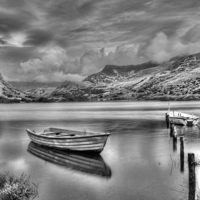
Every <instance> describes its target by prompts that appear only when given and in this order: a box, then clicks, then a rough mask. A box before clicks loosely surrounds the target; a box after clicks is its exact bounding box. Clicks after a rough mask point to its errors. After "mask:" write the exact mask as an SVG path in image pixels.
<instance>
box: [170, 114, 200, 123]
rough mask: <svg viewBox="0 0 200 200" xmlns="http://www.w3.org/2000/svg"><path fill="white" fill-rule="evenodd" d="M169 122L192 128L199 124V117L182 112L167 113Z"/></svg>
mask: <svg viewBox="0 0 200 200" xmlns="http://www.w3.org/2000/svg"><path fill="white" fill-rule="evenodd" d="M168 117H169V121H170V122H172V123H174V124H178V125H183V126H185V125H186V126H193V125H197V124H198V122H199V117H197V116H195V115H189V114H186V113H182V112H176V111H170V112H168Z"/></svg>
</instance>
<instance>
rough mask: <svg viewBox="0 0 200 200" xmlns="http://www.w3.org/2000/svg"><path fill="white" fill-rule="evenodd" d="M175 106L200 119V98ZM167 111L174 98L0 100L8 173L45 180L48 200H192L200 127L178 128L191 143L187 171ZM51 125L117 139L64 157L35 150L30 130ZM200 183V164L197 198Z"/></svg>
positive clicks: (1, 167)
mask: <svg viewBox="0 0 200 200" xmlns="http://www.w3.org/2000/svg"><path fill="white" fill-rule="evenodd" d="M171 107H173V108H174V109H175V110H177V111H183V112H187V113H191V114H195V115H198V116H200V102H173V103H171ZM166 110H167V102H96V103H58V104H56V103H51V104H0V173H4V172H5V171H9V172H10V173H12V174H14V175H16V176H20V175H21V174H22V173H25V174H27V176H29V175H30V180H31V182H33V183H35V184H38V183H39V188H38V193H39V196H38V197H37V198H36V199H40V200H68V199H69V200H72V199H74V200H79V199H80V200H105V199H106V200H107V199H108V200H119V199H123V200H126V199H138V200H140V199H141V200H145V199H148V200H151V199H152V200H155V199H158V200H162V199H166V200H169V199H188V192H189V187H188V166H187V153H188V152H192V153H195V155H196V158H197V159H199V158H200V130H199V128H198V127H196V126H195V127H178V136H184V141H185V163H184V169H181V165H180V159H179V157H180V156H179V155H180V151H179V149H180V146H179V145H180V142H179V140H178V142H177V145H174V144H173V140H172V139H171V138H170V136H169V130H167V128H166V123H165V112H166ZM47 127H63V128H69V129H78V130H88V131H103V132H110V133H111V136H110V137H109V139H108V141H107V144H106V146H105V149H104V151H103V152H102V153H101V154H100V156H90V155H76V154H74V153H69V154H67V155H65V158H63V157H62V156H61V158H62V159H60V155H59V153H58V154H57V155H55V154H54V152H50V153H49V154H50V155H48V154H47V155H46V157H43V158H41V157H40V155H38V156H36V155H34V154H33V152H34V150H37V147H35V146H34V145H31V144H30V140H29V138H28V136H27V134H26V129H27V128H30V129H34V130H35V131H39V132H42V131H43V129H45V128H47ZM28 149H29V151H27V150H28ZM39 150H40V152H42V151H43V150H44V149H39ZM31 152H32V153H31ZM61 154H62V153H61ZM199 160H200V159H199ZM199 183H200V171H199V169H198V166H197V167H196V193H197V195H199Z"/></svg>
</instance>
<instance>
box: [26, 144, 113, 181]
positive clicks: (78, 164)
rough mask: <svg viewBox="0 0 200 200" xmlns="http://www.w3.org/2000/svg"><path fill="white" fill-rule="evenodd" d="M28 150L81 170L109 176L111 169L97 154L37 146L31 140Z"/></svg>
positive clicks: (48, 159) (54, 161) (40, 156)
mask: <svg viewBox="0 0 200 200" xmlns="http://www.w3.org/2000/svg"><path fill="white" fill-rule="evenodd" d="M28 152H30V153H31V154H33V155H35V156H37V157H39V158H42V159H44V160H46V161H49V162H52V163H55V164H58V165H62V166H65V167H67V168H70V169H74V170H78V171H81V172H85V173H89V174H92V175H98V176H102V177H105V178H111V175H112V173H111V169H110V167H109V166H108V165H107V164H106V163H105V162H104V160H103V158H102V157H101V155H99V154H89V153H75V152H69V151H60V150H56V149H52V148H48V147H43V146H39V145H37V144H35V143H33V142H30V143H29V145H28Z"/></svg>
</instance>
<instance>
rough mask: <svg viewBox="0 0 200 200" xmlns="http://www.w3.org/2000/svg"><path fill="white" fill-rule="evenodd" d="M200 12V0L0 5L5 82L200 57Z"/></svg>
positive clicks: (20, 0)
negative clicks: (147, 62) (111, 66)
mask: <svg viewBox="0 0 200 200" xmlns="http://www.w3.org/2000/svg"><path fill="white" fill-rule="evenodd" d="M199 7H200V2H198V1H195V0H191V1H188V0H177V1H167V0H162V1H159V0H150V1H149V0H141V1H123V0H102V1H99V0H76V1H74V0H68V1H66V0H41V1H25V0H17V1H16V0H6V1H1V2H0V62H1V63H0V64H1V66H6V64H7V66H9V67H8V68H7V69H6V67H3V72H6V70H7V74H5V75H6V76H7V77H12V78H13V77H18V78H19V79H21V80H25V79H26V80H33V79H35V80H38V81H39V80H40V81H42V80H43V81H47V80H51V79H57V80H64V79H65V78H72V79H73V78H74V79H76V78H77V79H80V77H85V76H87V75H89V74H92V73H96V72H98V71H100V70H101V69H102V68H103V67H104V66H105V65H122V66H123V65H131V64H140V63H142V62H146V61H148V60H154V61H157V62H163V61H167V60H168V59H170V58H171V57H174V56H176V55H180V54H190V53H196V52H198V51H200V48H199V40H200V36H199V31H200V25H199V19H200V14H199V12H198V11H199ZM180 33H181V34H180ZM12 71H13V72H12ZM16 72H18V73H16ZM53 77H55V78H53Z"/></svg>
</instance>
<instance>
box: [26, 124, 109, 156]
mask: <svg viewBox="0 0 200 200" xmlns="http://www.w3.org/2000/svg"><path fill="white" fill-rule="evenodd" d="M26 131H27V133H28V135H29V137H30V139H31V140H32V141H33V142H34V143H36V144H39V145H43V146H47V147H52V148H56V149H61V150H72V151H89V152H96V153H100V152H101V151H102V150H103V149H104V146H105V144H106V141H107V139H108V136H109V135H110V133H91V132H86V131H73V130H68V129H60V128H48V129H45V130H44V132H43V133H42V134H38V133H35V131H32V130H29V129H27V130H26Z"/></svg>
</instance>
